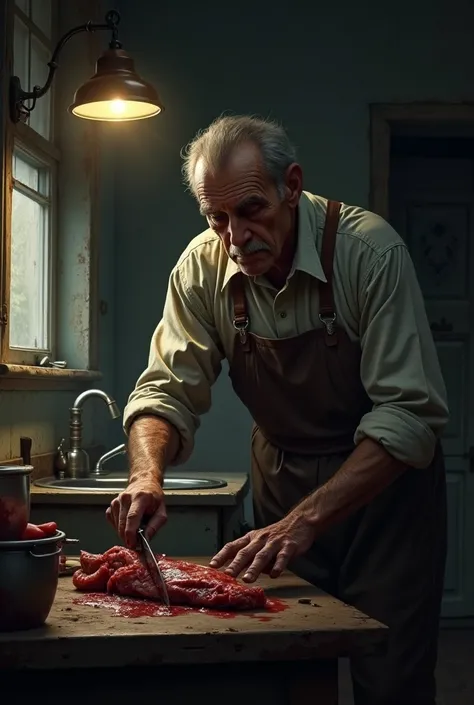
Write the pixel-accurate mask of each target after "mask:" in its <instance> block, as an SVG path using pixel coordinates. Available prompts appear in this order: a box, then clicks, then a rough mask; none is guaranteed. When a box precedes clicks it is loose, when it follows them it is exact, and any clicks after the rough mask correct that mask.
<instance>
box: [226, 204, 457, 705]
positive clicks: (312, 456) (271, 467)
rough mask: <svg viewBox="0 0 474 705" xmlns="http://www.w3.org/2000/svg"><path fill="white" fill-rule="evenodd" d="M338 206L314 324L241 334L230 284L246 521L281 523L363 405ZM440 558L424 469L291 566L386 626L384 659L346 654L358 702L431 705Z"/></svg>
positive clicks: (238, 302) (439, 497) (244, 319)
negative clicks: (341, 274) (342, 287)
mask: <svg viewBox="0 0 474 705" xmlns="http://www.w3.org/2000/svg"><path fill="white" fill-rule="evenodd" d="M339 212H340V203H337V202H333V201H329V202H328V208H327V215H326V223H325V228H324V234H323V242H322V249H321V262H322V266H323V270H324V273H325V276H326V278H327V283H323V282H319V295H320V307H319V310H320V313H319V318H320V320H321V323H322V326H321V328H318V329H315V330H311V331H308V332H306V333H304V334H302V335H299V336H296V337H292V338H282V339H275V340H273V339H272V340H270V339H266V338H260V337H258V336H257V335H255V334H253V333H252V332H251V321H250V319H249V316H248V311H247V305H246V298H245V276H244V275H243V274H240V273H238V274H236V275H234V276H233V277H232V279H231V280H230V286H231V294H232V298H233V305H234V326H235V328H236V330H237V334H236V337H235V343H234V351H233V360H232V363H231V365H230V369H229V376H230V378H231V381H232V385H233V387H234V390H235V392H236V393H237V395H238V396H239V398H240V399H241V401H242V402H243V403H244V404H245V406H246V407H247V409H248V410H249V411H250V413H251V415H252V417H253V419H254V422H255V424H254V428H253V432H252V488H253V503H254V516H255V524H256V526H257V527H263V526H268V525H269V524H271V523H274V522H276V521H278V520H280V519H281V518H282V517H283V516H284V515H285V514H286V513H287V512H288V511H290V510H291V509H292V508H293V507H294V506H295V504H297V503H298V502H299V501H301V500H302V499H303V498H304V497H305V496H306V495H308V494H309V493H310V492H313V491H314V490H315V489H317V488H318V487H319V486H321V485H322V484H324V483H325V482H327V481H328V480H329V479H330V478H331V477H332V476H333V475H334V474H335V473H336V472H337V470H338V469H339V467H340V466H341V465H342V463H343V462H344V461H345V460H346V458H347V457H348V456H349V455H350V453H351V452H352V450H353V449H354V440H353V439H354V432H355V430H356V428H357V426H358V424H359V422H360V419H361V417H362V416H363V415H364V414H365V413H367V412H368V411H370V409H371V408H372V402H371V401H370V399H369V398H368V396H367V394H366V392H365V389H364V387H363V385H362V382H361V379H360V358H361V350H360V343H359V342H358V341H356V342H354V341H352V340H351V339H350V338H349V336H348V335H347V333H346V331H345V330H344V329H343V328H342V327H340V326H338V324H337V313H336V310H335V306H334V298H333V290H332V273H333V257H334V250H335V245H336V236H337V228H338V223H339ZM445 558H446V478H445V470H444V462H443V457H442V453H441V449H440V447H439V446H438V448H437V451H436V454H435V458H434V460H433V462H432V464H431V465H430V467H428V468H426V469H423V470H418V469H414V468H408V469H407V471H406V472H405V473H404V474H403V475H402V476H401V477H400V478H399V479H398V480H396V481H395V482H394V483H393V484H392V485H391V487H389V488H388V489H387V490H385V491H384V492H382V494H381V495H379V496H378V497H377V498H376V499H375V500H373V501H372V502H371V503H370V504H369V505H368V506H367V507H365V508H364V509H362V510H360V511H358V512H356V513H354V514H353V515H352V516H351V517H350V518H349V519H348V520H346V521H344V522H342V523H339V524H338V525H336V526H334V527H333V528H331V529H330V530H329V531H326V532H325V533H324V535H323V536H321V537H320V538H318V540H317V541H316V542H315V543H314V544H313V546H312V548H311V549H310V550H309V551H308V553H307V554H306V555H305V556H304V557H302V558H300V559H297V560H296V561H294V563H292V564H291V566H290V567H291V568H292V569H293V570H294V571H295V572H296V573H298V574H299V575H300V576H301V577H303V578H305V579H306V580H309V581H310V582H312V583H314V584H315V585H317V586H319V587H321V588H322V589H323V590H326V591H327V592H329V593H331V594H333V595H335V596H336V597H338V598H339V599H342V600H343V601H345V602H347V603H349V604H352V605H354V606H355V607H357V608H359V609H360V610H362V611H363V612H365V613H366V614H368V615H370V616H372V617H373V618H375V619H378V620H380V621H381V622H383V623H385V624H387V625H388V626H389V627H390V639H389V641H390V644H389V649H388V653H387V654H386V656H384V657H381V656H378V657H374V656H370V657H368V656H364V655H363V654H358V653H355V654H354V656H353V658H352V659H351V662H352V663H351V665H352V675H353V684H354V697H355V703H356V705H435V681H434V668H435V664H436V658H437V632H438V620H439V611H440V602H441V595H442V589H443V579H444V569H445Z"/></svg>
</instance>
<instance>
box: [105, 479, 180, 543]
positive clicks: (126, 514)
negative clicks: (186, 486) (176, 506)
mask: <svg viewBox="0 0 474 705" xmlns="http://www.w3.org/2000/svg"><path fill="white" fill-rule="evenodd" d="M106 517H107V519H108V521H109V522H110V523H111V524H112V526H114V527H115V529H116V531H117V533H118V535H119V536H120V538H121V539H122V541H123V542H124V544H125V545H126V546H128V548H135V547H136V545H137V532H138V529H139V528H140V526H141V523H142V521H143V519H144V517H146V518H147V519H148V523H147V526H146V530H145V534H146V536H147V538H149V539H151V538H152V537H153V536H154V535H155V534H156V532H157V531H158V530H159V529H161V527H162V526H163V525H164V524H165V523H166V519H167V515H166V507H165V501H164V495H163V490H162V489H161V486H160V484H159V482H157V481H156V480H153V479H150V478H147V479H141V480H135V481H132V482H131V483H130V484H129V485H128V487H127V489H126V490H124V491H123V492H121V493H120V494H119V495H118V496H117V497H115V499H113V500H112V502H111V504H110V507H109V508H108V509H107V511H106Z"/></svg>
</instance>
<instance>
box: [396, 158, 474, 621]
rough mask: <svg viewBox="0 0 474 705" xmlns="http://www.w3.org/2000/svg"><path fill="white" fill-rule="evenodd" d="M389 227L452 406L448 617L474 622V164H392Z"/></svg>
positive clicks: (447, 436) (447, 441)
mask: <svg viewBox="0 0 474 705" xmlns="http://www.w3.org/2000/svg"><path fill="white" fill-rule="evenodd" d="M389 220H390V222H391V224H392V225H393V226H394V227H395V228H396V230H397V231H398V232H399V233H400V235H402V237H403V238H404V239H405V241H406V242H407V245H408V247H409V250H410V253H411V256H412V258H413V261H414V264H415V268H416V270H417V274H418V278H419V281H420V285H421V288H422V291H423V294H424V298H425V304H426V309H427V313H428V317H429V321H430V325H431V330H432V332H433V336H434V339H435V343H436V348H437V351H438V356H439V360H440V364H441V368H442V371H443V375H444V379H445V383H446V387H447V392H448V401H449V407H450V415H451V418H450V421H449V425H448V427H447V429H446V431H445V433H444V438H443V449H444V453H445V457H446V466H447V480H448V560H447V567H446V577H445V591H444V600H443V611H442V615H443V617H467V616H472V615H474V435H473V434H474V413H473V402H472V400H473V399H474V348H473V343H474V321H473V316H474V308H473V305H472V304H473V296H474V276H473V275H474V260H473V256H474V161H473V159H471V158H439V157H416V158H415V157H397V156H394V157H393V158H392V159H391V168H390V215H389Z"/></svg>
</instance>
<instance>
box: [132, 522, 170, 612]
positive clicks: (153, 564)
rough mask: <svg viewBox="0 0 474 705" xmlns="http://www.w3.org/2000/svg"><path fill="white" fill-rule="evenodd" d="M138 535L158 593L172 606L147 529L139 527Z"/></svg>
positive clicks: (167, 604)
mask: <svg viewBox="0 0 474 705" xmlns="http://www.w3.org/2000/svg"><path fill="white" fill-rule="evenodd" d="M138 535H139V537H140V540H141V542H142V546H143V550H144V553H145V559H146V563H147V567H148V572H149V573H150V575H151V577H152V580H153V582H154V583H155V586H156V587H157V588H158V593H159V594H160V595H161V597H162V598H163V602H164V603H165V605H166V606H167V607H168V609H169V607H170V598H169V595H168V590H167V588H166V583H165V579H164V578H163V573H162V572H161V570H160V566H159V565H158V561H157V560H156V558H155V555H154V553H153V551H152V550H151V546H150V544H149V543H148V540H147V538H146V536H145V531H144V529H143V528H140V529H138Z"/></svg>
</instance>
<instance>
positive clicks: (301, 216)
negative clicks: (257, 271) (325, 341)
mask: <svg viewBox="0 0 474 705" xmlns="http://www.w3.org/2000/svg"><path fill="white" fill-rule="evenodd" d="M318 227H319V222H318V213H317V209H316V206H315V204H313V203H312V201H311V200H310V199H309V198H308V196H307V194H306V192H305V191H303V193H302V194H301V198H300V202H299V204H298V242H297V245H296V252H295V256H294V259H293V265H292V267H291V270H290V274H289V275H288V279H290V278H291V277H292V276H293V274H294V273H295V271H296V270H299V271H301V272H307V274H309V275H311V276H312V277H315V279H319V280H320V281H322V282H326V281H327V279H326V276H325V274H324V271H323V266H322V264H321V259H320V257H319V253H318V248H317V235H318ZM237 272H240V267H239V265H238V264H237V263H236V262H234V261H233V260H231V259H230V257H229V258H228V262H227V267H226V271H225V275H224V281H223V283H222V287H221V291H223V290H224V289H225V287H226V286H227V284H228V283H229V280H230V279H231V278H232V277H233V276H234V275H235V274H237ZM259 280H260V277H255V281H257V282H258V283H260V281H259ZM262 283H263V282H262Z"/></svg>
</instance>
